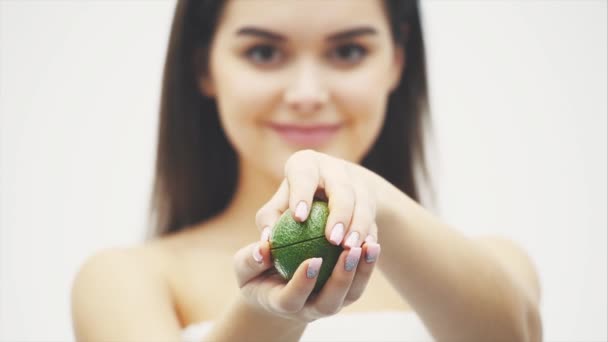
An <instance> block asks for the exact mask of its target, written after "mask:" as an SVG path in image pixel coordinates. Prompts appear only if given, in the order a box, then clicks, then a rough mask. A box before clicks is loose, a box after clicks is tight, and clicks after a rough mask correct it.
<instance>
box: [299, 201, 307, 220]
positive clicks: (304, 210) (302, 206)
mask: <svg viewBox="0 0 608 342" xmlns="http://www.w3.org/2000/svg"><path fill="white" fill-rule="evenodd" d="M307 213H308V206H307V205H306V202H304V201H300V203H298V206H297V207H296V217H297V218H299V219H300V221H301V222H304V221H306V214H307Z"/></svg>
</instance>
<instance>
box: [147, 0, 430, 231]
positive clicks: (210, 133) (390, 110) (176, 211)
mask: <svg viewBox="0 0 608 342" xmlns="http://www.w3.org/2000/svg"><path fill="white" fill-rule="evenodd" d="M224 3H225V1H220V0H180V1H178V3H177V6H176V9H175V14H174V18H173V24H172V27H171V34H170V38H169V45H168V49H167V56H166V61H165V65H164V72H163V80H162V94H161V101H160V120H159V127H158V146H157V152H156V153H157V154H156V169H155V178H154V184H153V190H152V198H151V207H150V214H151V216H150V218H151V219H152V224H151V231H150V232H149V233H150V235H151V236H152V237H154V236H163V235H167V234H171V233H174V232H178V231H180V230H183V229H187V228H188V227H190V226H192V225H193V224H195V223H197V222H200V221H203V220H207V219H209V218H211V217H213V216H214V215H216V214H218V213H220V212H221V211H222V210H223V209H225V208H226V206H227V205H228V203H229V202H230V200H231V198H232V196H233V195H234V192H235V190H236V183H237V175H238V170H237V168H238V164H237V154H236V151H235V150H234V149H233V147H232V146H231V145H230V143H229V141H228V139H227V137H226V135H225V134H224V131H223V129H222V127H221V125H220V119H219V115H218V109H217V106H216V103H215V100H214V99H212V98H209V97H205V96H203V95H202V94H201V93H200V90H199V87H198V84H197V76H198V75H200V73H201V72H206V71H207V67H208V57H209V56H208V55H209V46H210V44H211V41H212V38H213V36H214V33H215V29H216V26H217V24H218V20H219V18H220V16H221V12H222V9H223V7H224ZM384 6H385V10H386V14H387V16H388V19H389V22H390V26H391V33H392V38H393V41H394V43H395V44H397V45H400V46H402V47H404V48H405V57H406V66H405V68H404V70H403V73H402V75H401V80H400V83H399V85H398V86H397V88H396V89H395V90H394V91H393V92H392V93H391V94H390V97H389V100H388V104H387V112H386V117H385V121H384V124H383V127H382V129H381V132H380V134H379V136H378V138H377V140H376V141H375V143H374V145H373V146H372V147H371V148H370V150H369V151H368V153H367V155H366V156H365V157H364V158H363V160H362V162H361V165H363V166H364V167H366V168H368V169H370V170H371V171H373V172H375V173H377V174H379V175H380V176H382V177H383V178H384V179H386V180H387V181H389V182H390V183H392V184H393V185H394V186H395V187H397V188H399V189H400V190H401V191H403V192H404V193H406V194H407V195H408V196H410V197H411V198H413V199H414V200H417V201H419V200H420V196H419V195H420V189H419V186H417V180H418V178H419V177H421V180H426V181H427V183H428V185H429V189H430V181H429V175H428V170H427V166H426V159H425V152H424V135H425V125H426V124H430V120H425V119H428V112H429V110H428V109H429V105H428V95H427V79H426V66H425V52H424V42H423V38H422V28H421V23H420V13H419V4H418V2H417V1H414V0H385V1H384ZM404 24H405V25H404ZM404 27H407V29H406V30H404ZM201 52H202V53H201ZM416 166H417V167H418V168H419V169H418V170H416ZM417 172H418V175H419V176H417Z"/></svg>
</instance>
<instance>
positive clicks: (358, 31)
mask: <svg viewBox="0 0 608 342" xmlns="http://www.w3.org/2000/svg"><path fill="white" fill-rule="evenodd" d="M375 34H377V31H376V29H374V28H372V27H368V26H363V27H356V28H352V29H348V30H344V31H340V32H336V33H332V34H331V35H329V36H328V37H327V40H328V41H336V40H344V39H349V38H354V37H358V36H364V35H375ZM236 35H237V36H253V37H260V38H266V39H270V40H275V41H278V42H282V41H286V40H287V38H286V37H285V36H283V35H281V34H279V33H276V32H272V31H268V30H265V29H261V28H257V27H252V26H246V27H243V28H240V29H239V30H238V31H237V32H236Z"/></svg>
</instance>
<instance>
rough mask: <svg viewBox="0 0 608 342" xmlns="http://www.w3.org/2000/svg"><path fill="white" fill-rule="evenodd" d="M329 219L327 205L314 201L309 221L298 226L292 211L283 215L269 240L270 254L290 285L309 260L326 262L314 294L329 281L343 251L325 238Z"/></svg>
mask: <svg viewBox="0 0 608 342" xmlns="http://www.w3.org/2000/svg"><path fill="white" fill-rule="evenodd" d="M328 216H329V208H328V206H327V203H326V202H323V201H314V202H313V204H312V208H311V211H310V214H309V216H308V218H307V219H306V221H304V222H297V221H295V220H294V219H293V218H292V215H291V210H287V211H285V212H284V213H283V215H282V216H281V218H280V219H279V221H278V222H277V224H276V225H275V227H274V229H273V230H272V234H271V236H270V252H271V254H272V257H273V260H274V266H275V268H276V270H277V271H278V272H279V274H280V275H281V276H282V277H283V278H284V279H285V280H287V281H289V280H290V279H291V278H292V277H293V275H294V273H295V271H296V269H297V268H298V266H300V264H301V263H302V262H303V261H305V260H306V259H310V258H319V257H320V258H323V263H322V264H321V270H320V271H319V275H318V277H317V282H316V284H315V288H314V289H313V292H318V291H319V290H321V288H322V287H323V285H325V283H326V282H327V279H329V276H330V275H331V273H332V271H333V269H334V266H335V265H336V263H337V261H338V258H339V257H340V253H341V252H342V250H343V248H342V247H341V246H335V245H333V244H331V243H330V242H329V241H327V239H326V238H325V224H326V223H327V217H328Z"/></svg>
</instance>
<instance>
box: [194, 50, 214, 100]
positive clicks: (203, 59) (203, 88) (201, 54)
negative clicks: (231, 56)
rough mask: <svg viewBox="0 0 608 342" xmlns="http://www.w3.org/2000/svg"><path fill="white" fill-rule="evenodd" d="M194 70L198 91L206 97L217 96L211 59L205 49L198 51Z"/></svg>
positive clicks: (195, 55)
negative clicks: (211, 69)
mask: <svg viewBox="0 0 608 342" xmlns="http://www.w3.org/2000/svg"><path fill="white" fill-rule="evenodd" d="M194 59H195V61H194V70H195V72H196V81H197V85H198V89H199V91H200V92H201V94H202V95H204V96H206V97H214V96H215V85H214V82H213V78H212V75H211V72H210V71H209V58H208V54H207V53H206V51H205V50H204V49H198V50H197V51H196V53H195V54H194Z"/></svg>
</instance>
